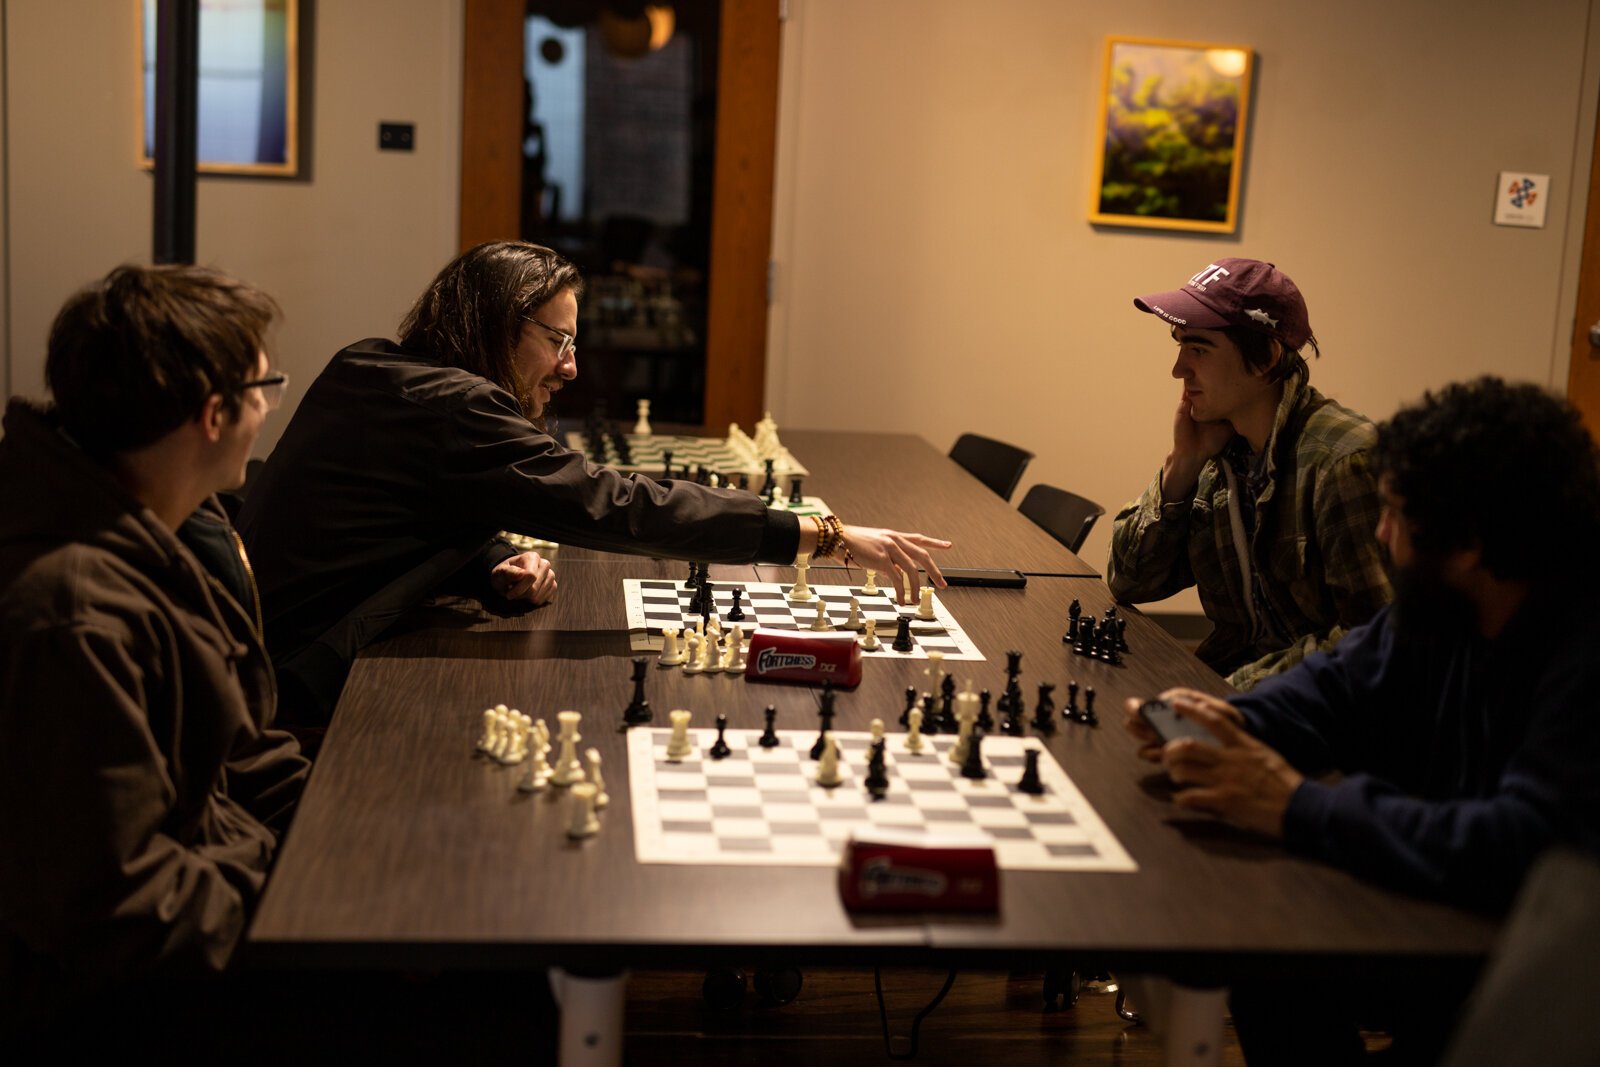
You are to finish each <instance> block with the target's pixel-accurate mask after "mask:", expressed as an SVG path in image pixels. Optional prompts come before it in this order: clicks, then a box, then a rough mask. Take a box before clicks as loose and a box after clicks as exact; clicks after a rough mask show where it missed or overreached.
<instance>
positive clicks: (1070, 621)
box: [1061, 597, 1083, 645]
mask: <svg viewBox="0 0 1600 1067" xmlns="http://www.w3.org/2000/svg"><path fill="white" fill-rule="evenodd" d="M1082 614H1083V605H1082V604H1080V603H1078V600H1077V598H1076V597H1074V598H1073V600H1072V603H1071V604H1068V605H1067V632H1066V633H1064V634H1062V635H1061V640H1062V641H1063V642H1065V643H1066V644H1069V645H1075V644H1077V643H1078V617H1079V616H1080V615H1082Z"/></svg>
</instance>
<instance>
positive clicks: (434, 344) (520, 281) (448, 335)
mask: <svg viewBox="0 0 1600 1067" xmlns="http://www.w3.org/2000/svg"><path fill="white" fill-rule="evenodd" d="M563 289H570V290H572V294H573V295H574V296H581V295H583V278H582V277H581V276H580V275H579V274H578V268H577V267H575V266H573V265H572V264H571V263H569V262H568V261H567V260H565V259H563V258H562V257H561V256H560V255H558V254H557V253H555V252H552V251H551V250H550V249H548V248H545V247H544V246H542V245H536V244H529V243H528V242H526V241H488V242H486V243H484V244H481V245H478V246H476V247H474V248H469V249H467V250H466V251H465V252H463V253H461V254H460V255H459V256H457V257H456V258H455V259H453V260H451V261H450V263H449V264H448V265H447V266H446V267H445V268H444V269H443V270H441V271H440V272H439V275H438V277H436V278H434V279H433V282H432V284H430V285H429V286H428V288H427V291H426V292H424V293H423V294H422V295H421V296H420V297H418V298H417V302H416V303H415V304H414V305H412V308H411V310H410V311H409V312H407V313H406V317H405V318H404V319H403V320H401V323H400V345H401V347H403V348H406V349H408V350H411V351H416V352H424V353H427V354H428V355H430V356H432V357H433V358H434V359H437V360H439V361H440V362H441V363H444V364H446V365H447V366H451V367H460V368H461V369H462V370H468V371H471V372H472V373H473V374H477V375H479V376H481V377H484V378H487V379H489V380H490V381H491V382H493V383H494V384H496V385H498V386H499V387H500V388H502V389H504V390H505V391H506V392H508V393H510V394H511V395H512V396H514V397H516V398H517V405H518V406H519V407H520V408H521V409H522V412H523V414H525V415H527V416H528V417H529V418H530V419H531V418H532V417H533V414H534V411H535V405H534V400H533V386H534V385H536V384H537V383H533V382H525V381H523V380H522V376H521V375H520V374H518V373H517V368H516V363H515V361H514V360H513V359H512V354H513V353H514V352H515V351H516V348H517V341H518V340H519V339H520V338H521V336H522V326H523V323H524V321H526V320H527V318H528V317H529V316H530V315H532V314H533V313H534V312H535V311H537V310H538V309H539V308H540V307H542V306H543V305H544V304H546V303H548V302H549V301H550V300H551V299H552V298H553V297H555V296H556V295H557V294H559V293H560V292H561V291H562V290H563Z"/></svg>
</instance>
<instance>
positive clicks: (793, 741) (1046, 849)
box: [628, 728, 1138, 872]
mask: <svg viewBox="0 0 1600 1067" xmlns="http://www.w3.org/2000/svg"><path fill="white" fill-rule="evenodd" d="M689 733H690V737H691V739H692V740H693V743H694V751H693V752H692V753H691V754H690V755H689V756H687V757H685V758H684V759H682V760H679V761H674V760H669V759H668V758H667V741H668V739H669V738H670V737H671V736H672V731H671V730H670V729H656V728H635V729H633V730H630V731H629V732H628V782H629V792H630V794H631V795H632V799H633V837H634V844H635V849H636V852H637V855H638V859H639V862H640V863H673V864H705V865H739V866H749V865H768V866H779V867H827V866H833V865H836V864H837V863H838V862H839V857H840V853H841V851H842V850H843V848H844V844H845V841H846V840H847V839H848V838H849V836H850V832H851V830H853V829H857V828H866V827H871V828H874V829H884V828H894V829H897V830H907V831H917V830H927V831H938V832H941V833H945V834H949V833H952V832H955V833H959V834H961V835H963V836H965V835H968V834H971V835H973V836H978V835H981V836H983V837H986V838H988V839H989V840H991V841H992V842H993V844H994V848H995V858H996V861H997V862H998V863H999V865H1000V867H1001V868H1002V869H1004V870H1020V871H1111V872H1131V871H1136V870H1138V865H1137V864H1136V863H1134V862H1133V859H1132V857H1130V856H1129V855H1128V853H1127V851H1126V850H1125V849H1124V848H1123V847H1122V845H1121V843H1119V842H1118V841H1117V839H1116V837H1115V836H1113V835H1112V833H1111V831H1110V830H1108V829H1107V828H1106V825H1105V823H1104V822H1102V821H1101V819H1100V816H1099V815H1098V814H1096V812H1095V810H1094V808H1092V807H1091V806H1090V805H1089V802H1088V801H1087V800H1086V799H1084V796H1083V794H1082V793H1080V792H1079V791H1078V788H1077V786H1075V785H1074V784H1073V783H1072V779H1071V778H1069V777H1067V773H1066V771H1064V770H1062V769H1061V765H1060V764H1058V763H1057V762H1056V761H1055V759H1054V758H1052V757H1051V755H1050V752H1049V750H1048V749H1045V748H1044V746H1043V745H1041V744H1040V742H1039V740H1038V738H1033V737H1003V736H995V737H986V738H984V739H983V763H984V766H985V767H986V768H987V769H988V771H989V777H987V778H984V779H981V780H976V781H975V780H972V779H968V778H963V777H962V776H961V768H960V767H958V766H957V765H956V764H955V763H954V762H953V761H952V760H951V759H950V756H949V752H950V748H951V746H953V745H954V744H955V738H954V737H951V736H949V735H947V734H941V735H938V736H935V737H928V738H925V739H924V744H925V747H924V750H923V752H922V753H921V754H912V753H910V752H908V751H906V748H905V736H906V735H904V734H888V735H887V736H886V738H885V746H884V749H885V760H884V762H885V768H886V770H887V772H888V775H889V788H888V792H887V793H886V794H885V795H884V797H883V798H882V799H881V800H880V799H874V798H873V797H872V796H870V795H869V794H868V793H867V792H866V790H865V789H864V788H863V784H862V779H863V778H864V776H865V774H866V766H867V755H868V751H867V750H868V747H869V746H870V744H871V737H870V735H868V734H865V733H851V732H845V731H836V732H834V733H833V738H834V740H835V741H836V742H837V743H838V746H839V750H840V765H839V769H840V772H841V775H842V781H841V784H839V785H838V786H835V787H833V788H824V787H823V786H819V785H817V783H816V777H817V764H816V762H815V761H813V760H812V759H811V758H810V749H811V745H812V742H813V741H815V740H816V736H817V735H816V731H814V730H813V731H800V730H779V731H776V733H777V737H778V745H777V746H776V747H773V748H762V747H761V746H760V745H759V744H758V739H759V738H760V736H761V731H760V730H733V729H730V730H727V731H726V733H725V739H726V741H727V743H728V747H729V749H730V754H729V755H728V756H727V757H726V758H724V759H720V760H714V759H712V758H711V757H710V755H709V752H710V749H711V746H712V744H713V743H714V742H715V741H716V738H717V732H716V730H714V729H691V730H690V731H689ZM1030 748H1034V749H1038V750H1039V752H1040V755H1039V777H1040V780H1041V781H1042V782H1043V784H1044V792H1043V793H1041V794H1039V795H1037V796H1035V795H1031V794H1028V793H1024V792H1022V791H1020V790H1019V789H1017V781H1018V780H1019V779H1020V778H1021V776H1022V773H1023V767H1024V764H1025V763H1026V762H1027V758H1026V756H1025V753H1026V751H1027V750H1028V749H1030Z"/></svg>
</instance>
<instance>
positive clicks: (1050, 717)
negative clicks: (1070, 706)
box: [1033, 682, 1056, 734]
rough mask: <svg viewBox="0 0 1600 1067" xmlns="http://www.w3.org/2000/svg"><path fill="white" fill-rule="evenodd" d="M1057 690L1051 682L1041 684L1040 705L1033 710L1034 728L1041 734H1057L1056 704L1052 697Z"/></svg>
mask: <svg viewBox="0 0 1600 1067" xmlns="http://www.w3.org/2000/svg"><path fill="white" fill-rule="evenodd" d="M1055 688H1056V687H1055V685H1054V684H1053V683H1051V682H1040V683H1039V703H1038V704H1036V705H1034V708H1033V728H1034V729H1035V730H1038V731H1039V732H1040V733H1041V734H1053V733H1055V732H1056V702H1055V698H1054V697H1052V696H1051V695H1050V694H1052V693H1053V692H1055Z"/></svg>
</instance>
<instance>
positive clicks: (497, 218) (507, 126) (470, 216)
mask: <svg viewBox="0 0 1600 1067" xmlns="http://www.w3.org/2000/svg"><path fill="white" fill-rule="evenodd" d="M525 10H526V7H525V4H524V2H523V0H466V8H465V14H464V24H463V31H464V34H463V35H464V38H465V41H464V48H463V70H462V81H461V194H460V195H461V201H460V206H459V216H458V217H459V220H460V242H459V243H460V247H461V248H462V249H463V250H465V249H467V248H471V247H472V246H473V245H475V244H479V243H480V242H483V241H490V240H496V239H503V238H514V237H516V236H517V235H518V234H519V233H520V232H521V225H520V223H521V219H520V215H519V213H520V211H521V203H522V131H523V117H522V114H521V111H522V98H523V97H522V78H523V73H522V72H523V54H522V41H523V18H524V12H525ZM779 27H780V17H779V3H778V0H722V25H721V30H720V41H721V44H720V47H719V50H718V51H719V54H718V57H717V132H716V160H715V162H714V169H713V172H712V173H713V177H712V194H711V264H710V276H709V278H708V282H709V292H708V293H707V304H708V306H707V311H706V315H707V322H706V396H705V427H706V430H707V432H710V433H720V432H721V431H722V430H725V429H726V428H727V425H728V423H730V422H739V423H743V424H744V425H745V426H752V425H754V424H755V422H756V420H757V419H759V418H760V417H761V412H762V406H763V403H764V401H765V397H766V386H767V300H768V292H767V264H768V261H769V260H770V258H771V256H772V190H773V181H774V168H775V166H776V156H777V146H778V49H779V39H780V34H779Z"/></svg>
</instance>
